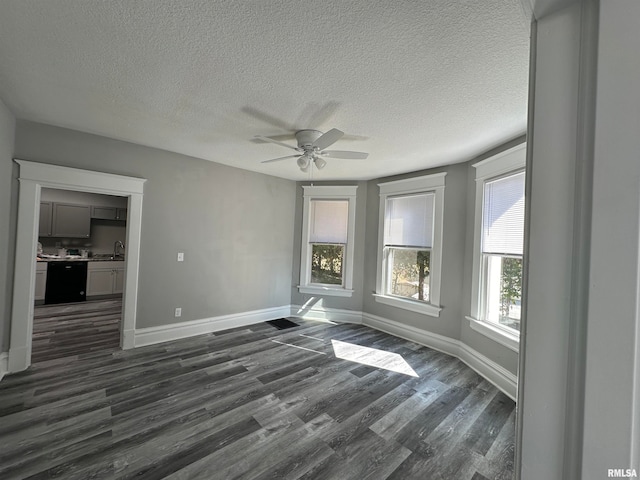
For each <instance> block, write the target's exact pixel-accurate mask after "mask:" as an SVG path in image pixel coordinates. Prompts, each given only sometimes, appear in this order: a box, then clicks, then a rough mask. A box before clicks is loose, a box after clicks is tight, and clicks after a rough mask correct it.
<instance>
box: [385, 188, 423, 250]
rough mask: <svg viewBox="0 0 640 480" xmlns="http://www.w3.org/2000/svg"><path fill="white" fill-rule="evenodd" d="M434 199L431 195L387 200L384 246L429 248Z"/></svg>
mask: <svg viewBox="0 0 640 480" xmlns="http://www.w3.org/2000/svg"><path fill="white" fill-rule="evenodd" d="M434 199H435V194H433V193H421V194H418V195H406V196H401V197H389V198H387V202H386V204H387V205H386V212H385V220H384V227H385V232H384V243H385V245H387V246H403V247H423V248H431V247H432V246H433V206H434Z"/></svg>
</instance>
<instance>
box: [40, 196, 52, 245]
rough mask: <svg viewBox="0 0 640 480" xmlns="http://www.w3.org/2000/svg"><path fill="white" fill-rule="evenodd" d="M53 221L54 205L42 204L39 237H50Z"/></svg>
mask: <svg viewBox="0 0 640 480" xmlns="http://www.w3.org/2000/svg"><path fill="white" fill-rule="evenodd" d="M52 219H53V204H52V203H51V202H40V229H39V233H38V236H40V237H50V236H51V234H52V233H53V232H52V231H51V226H52Z"/></svg>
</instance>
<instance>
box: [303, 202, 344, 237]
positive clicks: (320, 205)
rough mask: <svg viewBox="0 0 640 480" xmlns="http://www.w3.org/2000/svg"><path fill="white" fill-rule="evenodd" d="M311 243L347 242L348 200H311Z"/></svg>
mask: <svg viewBox="0 0 640 480" xmlns="http://www.w3.org/2000/svg"><path fill="white" fill-rule="evenodd" d="M309 208H310V210H309V215H310V219H311V222H310V224H311V227H310V228H311V231H310V232H309V242H311V243H343V244H346V243H347V225H348V219H349V201H348V200H311V202H310V205H309Z"/></svg>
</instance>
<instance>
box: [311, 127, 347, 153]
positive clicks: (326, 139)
mask: <svg viewBox="0 0 640 480" xmlns="http://www.w3.org/2000/svg"><path fill="white" fill-rule="evenodd" d="M343 135H344V133H343V132H341V131H340V130H338V129H337V128H332V129H331V130H329V131H328V132H327V133H325V134H323V135H320V137H318V139H317V140H316V141H315V142H313V146H314V147H318V149H320V150H324V149H325V148H327V147H328V146H329V145H333V144H334V143H335V142H337V141H338V140H340V138H341V137H342V136H343Z"/></svg>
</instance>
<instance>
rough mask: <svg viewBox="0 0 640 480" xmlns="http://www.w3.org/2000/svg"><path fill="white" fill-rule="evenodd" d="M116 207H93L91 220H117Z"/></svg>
mask: <svg viewBox="0 0 640 480" xmlns="http://www.w3.org/2000/svg"><path fill="white" fill-rule="evenodd" d="M116 210H118V209H117V208H116V207H98V206H96V205H92V206H91V218H97V219H99V220H115V219H116Z"/></svg>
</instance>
